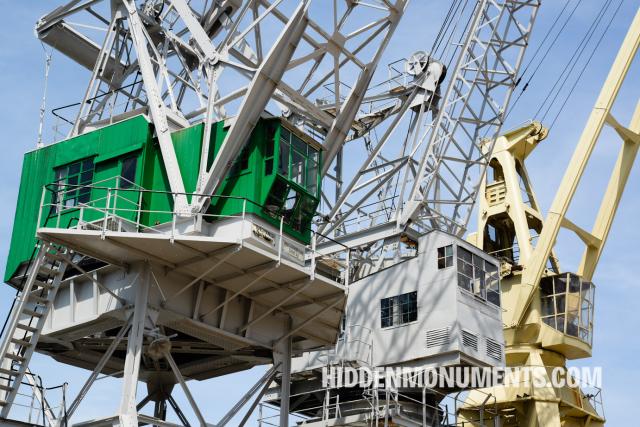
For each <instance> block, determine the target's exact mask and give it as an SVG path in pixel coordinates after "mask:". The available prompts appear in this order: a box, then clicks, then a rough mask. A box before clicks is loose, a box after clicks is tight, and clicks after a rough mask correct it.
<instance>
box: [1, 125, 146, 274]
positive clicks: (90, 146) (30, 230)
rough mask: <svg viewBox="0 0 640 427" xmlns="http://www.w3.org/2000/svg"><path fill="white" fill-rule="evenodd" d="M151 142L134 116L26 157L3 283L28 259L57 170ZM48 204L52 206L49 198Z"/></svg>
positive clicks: (144, 126)
mask: <svg viewBox="0 0 640 427" xmlns="http://www.w3.org/2000/svg"><path fill="white" fill-rule="evenodd" d="M150 139H151V132H150V126H149V123H148V122H147V120H146V119H145V118H144V117H143V116H137V117H134V118H132V119H130V120H127V121H125V122H121V123H117V124H114V125H112V126H109V127H106V128H103V129H99V130H96V131H93V132H90V133H86V134H84V135H81V136H78V137H76V138H71V139H68V140H65V141H61V142H58V143H56V144H52V145H49V146H46V147H43V148H41V149H38V150H35V151H31V152H29V153H27V154H25V156H24V160H23V166H22V177H21V180H20V190H19V195H18V201H17V205H16V214H15V218H14V222H13V234H12V236H11V246H10V249H9V257H8V259H7V266H6V268H5V281H7V280H9V278H11V277H12V276H13V275H14V274H15V272H16V269H17V268H18V267H19V265H20V264H21V263H22V262H24V261H28V260H29V258H30V257H31V254H32V252H33V248H34V246H35V242H36V240H35V232H36V228H37V226H36V223H37V220H38V212H39V208H40V202H41V197H42V188H43V187H44V186H45V185H47V184H49V183H51V182H53V181H54V180H55V168H56V167H59V166H62V165H65V164H68V163H71V162H74V161H77V160H79V159H83V158H87V157H92V156H98V155H108V154H109V153H111V152H122V150H125V151H126V149H129V148H130V150H131V151H133V150H137V149H140V147H142V146H143V145H145V144H146V143H147V141H149V140H150ZM47 202H49V203H50V202H51V198H50V196H49V197H48V198H47ZM45 221H47V215H43V217H42V223H44V222H45Z"/></svg>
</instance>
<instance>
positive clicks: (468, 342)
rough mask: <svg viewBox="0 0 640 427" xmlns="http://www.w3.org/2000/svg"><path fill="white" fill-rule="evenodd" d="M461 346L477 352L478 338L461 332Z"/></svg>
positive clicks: (466, 332)
mask: <svg viewBox="0 0 640 427" xmlns="http://www.w3.org/2000/svg"><path fill="white" fill-rule="evenodd" d="M462 344H463V345H464V346H465V347H469V348H472V349H473V350H474V351H478V336H477V335H476V334H474V333H472V332H469V331H462Z"/></svg>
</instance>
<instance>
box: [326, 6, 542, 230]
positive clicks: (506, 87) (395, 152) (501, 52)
mask: <svg viewBox="0 0 640 427" xmlns="http://www.w3.org/2000/svg"><path fill="white" fill-rule="evenodd" d="M539 6H540V2H539V1H511V0H506V1H478V2H477V4H476V6H475V9H474V10H473V11H472V13H471V14H470V16H469V21H470V23H469V26H468V28H466V29H465V30H464V31H463V32H462V35H463V37H464V41H463V42H462V45H461V47H460V48H459V49H458V54H457V61H456V63H455V66H454V67H453V68H452V70H450V71H449V73H450V75H451V77H450V79H448V84H447V86H446V87H447V89H446V91H445V93H444V95H443V96H442V100H441V101H440V96H439V90H438V88H437V87H435V88H432V96H431V97H427V98H424V99H423V101H424V102H421V103H419V104H416V103H412V99H414V98H410V99H409V102H408V103H405V104H404V105H402V107H401V108H400V109H399V111H397V115H396V117H394V119H393V120H392V121H391V122H390V124H389V125H388V127H387V129H386V131H385V133H384V135H383V136H382V137H381V138H380V139H379V140H378V141H377V142H376V143H371V144H368V145H367V146H366V148H367V155H365V156H362V157H363V158H365V161H364V162H363V163H362V165H361V166H360V167H359V169H357V172H356V173H355V175H354V177H353V179H352V180H351V181H350V182H349V184H348V185H346V187H345V189H344V191H343V192H342V193H341V194H340V195H339V197H338V199H337V201H336V203H335V204H333V205H332V206H331V209H330V212H329V213H328V215H327V217H328V223H327V224H325V225H323V226H322V227H320V230H321V232H323V233H324V234H330V232H332V231H333V232H335V233H336V235H344V234H350V233H353V232H355V231H358V230H361V229H366V228H371V227H373V226H376V225H380V224H384V223H393V224H395V225H396V229H402V228H404V227H406V226H407V225H408V224H411V226H412V227H415V228H416V229H417V230H420V231H426V230H429V229H442V230H447V231H449V232H451V233H454V234H457V235H462V234H463V233H464V232H465V230H466V226H467V222H468V220H469V217H470V215H471V211H472V209H473V205H474V203H475V199H476V196H477V193H478V188H479V185H480V183H481V179H482V177H483V176H484V171H485V169H486V166H487V154H485V153H489V154H490V153H491V149H489V150H486V151H483V150H482V149H481V147H482V145H483V144H485V143H489V144H491V141H492V140H493V138H494V137H495V136H497V133H498V132H499V131H500V129H501V126H502V124H503V121H504V117H505V112H506V109H507V106H508V104H509V101H510V98H511V94H512V92H513V89H514V88H515V87H516V85H517V84H518V72H519V69H520V65H521V63H522V58H523V55H524V53H525V50H526V48H527V46H528V41H529V37H530V34H531V31H532V28H533V25H534V22H535V18H536V15H537V11H538V8H539ZM416 59H417V58H414V61H415V60H416ZM438 59H439V58H428V57H426V58H424V59H423V61H424V62H426V64H428V65H427V67H428V70H427V76H426V79H428V78H429V74H432V75H433V74H437V75H436V80H437V83H439V82H440V81H441V80H442V79H444V75H443V74H444V73H445V72H446V70H443V69H441V68H436V69H435V70H434V69H433V68H431V67H429V65H433V64H434V63H435V61H437V60H438ZM412 68H413V63H410V64H409V66H408V69H412ZM422 78H425V77H422ZM420 82H421V81H420V80H419V81H418V84H417V85H419V84H420ZM412 96H413V97H415V96H416V95H415V94H414V95H412ZM440 103H441V104H442V105H439V104H440ZM410 107H412V108H410ZM429 114H432V118H431V120H429V117H428V116H429ZM405 117H407V118H409V117H410V118H409V124H408V125H405V126H404V128H406V129H407V132H406V136H404V137H401V138H400V137H396V136H395V134H397V133H398V131H399V130H400V129H403V126H402V121H403V119H404V118H405ZM394 138H397V139H396V141H395V142H394Z"/></svg>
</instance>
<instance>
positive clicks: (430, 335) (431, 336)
mask: <svg viewBox="0 0 640 427" xmlns="http://www.w3.org/2000/svg"><path fill="white" fill-rule="evenodd" d="M449 341H450V335H449V327H446V328H441V329H432V330H430V331H427V348H431V347H440V346H443V345H447V344H449Z"/></svg>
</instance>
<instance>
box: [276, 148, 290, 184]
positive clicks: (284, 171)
mask: <svg viewBox="0 0 640 427" xmlns="http://www.w3.org/2000/svg"><path fill="white" fill-rule="evenodd" d="M278 173H280V174H281V175H283V176H285V177H288V176H289V144H288V143H287V142H285V141H283V140H280V156H279V157H278Z"/></svg>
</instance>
